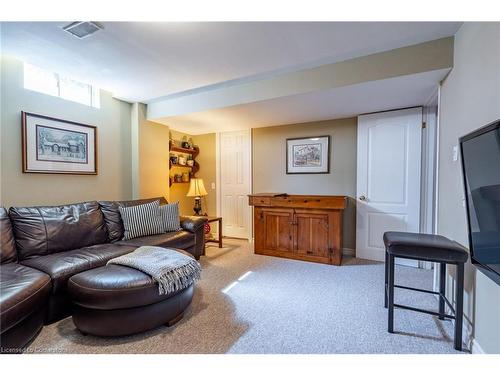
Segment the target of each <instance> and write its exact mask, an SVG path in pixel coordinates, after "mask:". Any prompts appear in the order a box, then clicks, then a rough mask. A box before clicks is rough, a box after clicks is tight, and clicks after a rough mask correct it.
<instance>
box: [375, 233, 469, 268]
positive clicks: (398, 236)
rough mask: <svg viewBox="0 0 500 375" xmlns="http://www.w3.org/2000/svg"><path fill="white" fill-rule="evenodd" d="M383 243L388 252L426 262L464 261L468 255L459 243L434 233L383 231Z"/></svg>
mask: <svg viewBox="0 0 500 375" xmlns="http://www.w3.org/2000/svg"><path fill="white" fill-rule="evenodd" d="M384 243H385V248H386V250H387V252H388V253H389V254H392V255H394V256H396V257H397V256H400V257H406V258H413V259H419V260H423V261H427V262H447V263H465V262H466V261H467V258H468V256H469V255H468V253H467V250H466V249H465V248H464V247H463V246H462V245H460V244H459V243H457V242H455V241H451V240H449V239H448V238H446V237H443V236H439V235H434V234H423V233H407V232H385V233H384Z"/></svg>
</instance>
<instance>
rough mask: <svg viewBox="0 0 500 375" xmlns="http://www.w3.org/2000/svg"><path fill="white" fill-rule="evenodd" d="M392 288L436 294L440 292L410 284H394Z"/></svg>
mask: <svg viewBox="0 0 500 375" xmlns="http://www.w3.org/2000/svg"><path fill="white" fill-rule="evenodd" d="M394 288H400V289H408V290H414V291H415V292H422V293H429V294H438V295H439V294H440V293H439V292H434V291H433V290H427V289H420V288H413V287H411V286H404V285H394Z"/></svg>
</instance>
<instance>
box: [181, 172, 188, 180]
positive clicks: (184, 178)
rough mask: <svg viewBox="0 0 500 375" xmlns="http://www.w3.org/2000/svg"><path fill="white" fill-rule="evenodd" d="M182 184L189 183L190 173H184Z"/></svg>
mask: <svg viewBox="0 0 500 375" xmlns="http://www.w3.org/2000/svg"><path fill="white" fill-rule="evenodd" d="M182 182H189V173H188V172H184V173H183V174H182Z"/></svg>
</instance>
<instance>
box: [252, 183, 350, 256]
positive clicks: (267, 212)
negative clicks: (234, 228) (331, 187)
mask: <svg viewBox="0 0 500 375" xmlns="http://www.w3.org/2000/svg"><path fill="white" fill-rule="evenodd" d="M248 197H249V204H250V205H251V206H254V237H255V254H262V255H272V256H277V257H283V258H291V259H298V260H306V261H310V262H318V263H326V264H334V265H337V266H340V264H341V263H342V214H343V210H344V209H345V207H346V204H347V197H345V196H331V195H328V196H325V195H288V194H274V193H260V194H251V195H249V196H248Z"/></svg>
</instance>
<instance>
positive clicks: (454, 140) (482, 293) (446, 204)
mask: <svg viewBox="0 0 500 375" xmlns="http://www.w3.org/2000/svg"><path fill="white" fill-rule="evenodd" d="M499 41H500V24H499V23H465V24H464V25H463V26H462V27H461V29H460V30H459V31H458V33H457V34H456V36H455V52H454V54H455V56H454V68H453V70H452V72H451V73H450V74H449V76H448V77H447V78H446V80H445V81H444V82H443V86H442V91H441V109H440V111H441V113H440V115H441V118H440V134H439V153H440V154H439V155H440V157H439V181H438V189H439V191H438V194H439V206H438V232H439V233H440V234H443V235H445V236H448V237H450V238H452V239H454V240H456V241H459V242H460V243H462V244H464V245H467V244H468V240H467V226H466V212H465V207H464V206H463V204H462V200H463V198H464V191H463V187H462V175H461V169H460V163H459V162H453V161H452V148H453V146H455V145H457V144H458V138H459V137H460V136H462V135H464V134H467V133H469V132H471V131H473V130H475V129H477V128H479V127H481V126H483V125H485V124H487V123H489V122H492V121H494V120H497V119H499V118H500V42H499ZM450 271H452V270H450ZM464 303H465V314H466V316H467V319H468V320H469V321H470V322H471V323H472V324H473V326H474V328H473V329H474V332H473V334H474V336H475V340H476V341H477V343H478V344H479V345H480V347H481V348H482V349H483V350H484V351H485V352H487V353H500V286H498V285H497V284H495V283H494V282H493V281H491V280H490V279H488V278H487V277H485V276H484V275H483V274H482V273H481V272H479V271H477V270H476V268H475V267H473V266H471V265H470V264H469V265H468V266H467V268H466V298H465V302H464Z"/></svg>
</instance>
